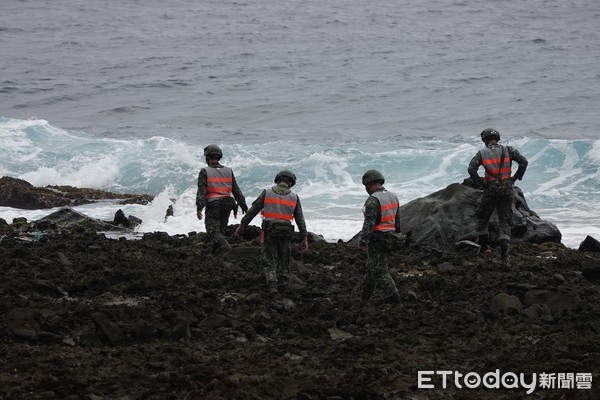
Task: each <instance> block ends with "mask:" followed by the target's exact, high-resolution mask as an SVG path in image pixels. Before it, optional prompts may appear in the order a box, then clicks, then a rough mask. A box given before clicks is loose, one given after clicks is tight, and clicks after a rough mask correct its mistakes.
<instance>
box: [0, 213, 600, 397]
mask: <svg viewBox="0 0 600 400" xmlns="http://www.w3.org/2000/svg"><path fill="white" fill-rule="evenodd" d="M88 222H89V221H88ZM113 222H114V221H113ZM104 223H109V224H110V223H111V222H110V221H109V222H104ZM96 228H97V227H96V226H94V225H93V224H89V223H83V224H73V225H70V226H67V225H62V226H61V227H60V229H58V228H57V225H56V223H55V222H53V221H48V220H46V221H37V222H32V221H16V222H14V223H13V222H11V221H5V223H2V221H0V237H1V238H2V239H0V299H1V300H0V361H1V363H0V365H1V366H2V367H1V369H0V399H70V400H76V399H81V400H83V399H85V400H88V399H90V400H98V399H132V400H133V399H136V400H137V399H298V400H316V399H329V400H333V399H405V398H406V399H438V398H439V399H442V398H464V399H472V398H477V399H521V398H524V397H527V396H528V395H527V390H528V389H527V388H525V387H523V386H519V385H517V386H518V387H516V386H515V387H513V388H500V389H494V388H486V387H484V386H481V385H480V386H479V387H478V388H473V389H470V388H468V387H466V386H465V382H464V381H461V382H462V388H458V387H457V386H456V385H455V381H454V379H453V378H452V377H449V378H448V382H447V388H446V389H443V388H442V380H441V376H440V375H428V376H429V378H430V379H431V381H421V382H419V379H418V378H419V371H455V372H458V373H462V374H467V373H469V372H475V373H478V374H479V375H480V376H483V375H484V374H486V373H489V372H495V371H498V373H499V374H505V373H515V374H521V373H522V374H525V376H526V379H527V382H530V381H531V379H532V374H537V375H536V377H537V378H536V379H537V380H538V381H539V382H541V380H540V379H541V378H540V376H541V374H543V373H547V374H552V373H553V374H555V378H556V379H558V378H557V377H558V374H573V376H572V377H573V379H572V381H573V386H574V387H573V388H559V386H558V381H557V380H555V382H554V383H553V384H554V388H553V389H546V388H541V387H540V383H539V382H538V384H537V387H536V388H535V389H534V391H533V393H532V394H531V395H530V396H531V397H532V398H553V399H554V398H556V399H596V398H598V397H599V395H600V381H598V379H600V378H599V377H600V340H599V334H600V253H599V252H598V249H597V248H596V247H595V243H597V242H595V241H594V240H593V239H592V238H589V239H588V240H587V245H586V246H583V247H582V249H581V250H574V249H568V248H565V247H564V246H562V245H561V244H560V243H556V242H553V241H548V242H543V243H530V242H522V243H516V244H514V246H513V251H512V254H513V256H512V263H511V265H510V266H505V265H502V264H501V263H500V258H499V256H498V254H496V253H494V254H492V255H490V256H480V255H478V254H477V253H476V252H473V250H472V249H470V248H468V247H467V248H465V249H464V250H462V251H458V250H453V249H441V250H440V249H438V250H436V251H429V250H426V249H424V248H423V246H419V245H416V244H415V243H414V242H413V245H406V246H404V247H403V248H402V249H399V250H397V251H396V252H395V253H394V254H393V256H392V258H391V271H392V274H393V276H394V279H395V280H396V281H397V283H398V286H399V287H400V288H401V290H402V295H403V298H404V302H403V304H401V305H399V306H398V305H390V304H385V303H381V302H380V301H379V300H380V298H376V299H375V301H374V303H373V305H372V306H371V307H370V308H369V309H368V310H367V312H366V313H363V314H362V315H360V316H359V317H358V318H357V315H356V312H355V308H356V306H357V305H358V299H359V296H360V295H359V293H360V291H359V284H360V281H361V279H362V277H361V271H362V268H363V266H364V263H365V259H364V255H361V254H359V253H358V252H357V250H356V248H355V247H354V246H352V245H351V244H350V243H344V242H341V241H340V242H338V243H327V242H325V241H323V240H319V237H318V235H315V234H312V235H311V248H310V250H309V251H308V252H306V253H301V252H300V251H299V250H298V244H297V243H294V244H293V245H292V247H293V249H292V250H293V251H292V257H293V261H292V268H293V271H294V279H292V283H291V284H290V285H289V287H288V288H287V289H286V290H285V291H284V292H283V293H282V294H280V295H277V296H273V295H270V294H268V292H267V291H266V288H265V286H264V283H263V275H262V270H261V267H260V243H259V237H258V236H259V232H258V229H256V228H254V229H248V230H247V231H246V232H245V236H244V238H243V239H232V240H231V243H232V246H233V250H232V251H231V252H230V253H228V254H227V255H225V256H224V257H223V258H220V257H215V256H212V255H211V254H210V248H211V246H210V243H209V242H208V241H207V238H206V235H205V234H204V233H197V234H196V233H193V232H192V233H190V234H188V235H178V236H169V235H167V234H164V233H152V234H145V235H144V236H143V237H142V238H141V239H139V240H126V239H124V238H121V239H109V238H107V237H106V236H105V235H104V234H98V233H97V229H96ZM234 228H235V227H234V226H230V227H229V233H230V234H231V233H232V232H233V229H234ZM565 376H566V377H567V378H568V376H569V375H565ZM575 376H577V379H579V378H582V379H583V380H585V379H586V377H589V376H591V377H592V382H591V384H590V389H585V388H584V387H585V384H584V383H582V382H577V385H575ZM564 381H565V380H564V379H563V382H564ZM426 384H431V385H433V386H434V388H425V387H423V385H426ZM580 385H581V386H580ZM509 386H510V385H509Z"/></svg>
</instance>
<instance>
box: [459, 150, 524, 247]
mask: <svg viewBox="0 0 600 400" xmlns="http://www.w3.org/2000/svg"><path fill="white" fill-rule="evenodd" d="M487 148H488V149H493V150H494V152H496V153H497V155H498V158H500V157H501V154H502V151H503V149H504V151H505V152H507V153H508V157H509V158H510V160H511V162H512V161H516V162H517V163H518V164H519V168H518V169H517V172H516V173H515V175H514V176H513V177H512V178H511V179H508V180H507V181H505V183H502V185H503V187H502V188H498V187H497V186H494V185H495V182H489V183H486V182H485V181H484V180H483V179H482V178H481V177H480V176H479V174H478V173H477V171H478V169H479V167H480V166H481V165H483V158H482V154H481V151H478V152H477V154H476V155H475V157H473V159H472V160H471V162H470V163H469V168H468V172H469V175H470V176H471V178H472V179H473V182H474V183H475V185H476V186H477V187H483V195H482V196H481V201H480V203H479V206H478V207H477V210H476V211H475V217H476V218H477V223H476V230H477V235H479V236H480V237H482V236H484V235H485V236H487V235H488V223H489V220H490V217H491V215H492V213H493V212H494V210H497V211H498V221H499V224H500V237H499V240H508V241H510V236H511V232H510V223H511V219H512V201H513V188H512V186H513V182H514V180H516V179H519V180H521V179H523V175H524V174H525V170H526V169H527V160H526V159H525V157H523V156H522V155H521V153H519V151H518V150H516V149H514V148H512V147H510V146H502V145H499V144H493V145H490V146H487Z"/></svg>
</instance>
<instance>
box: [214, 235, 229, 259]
mask: <svg viewBox="0 0 600 400" xmlns="http://www.w3.org/2000/svg"><path fill="white" fill-rule="evenodd" d="M229 250H231V246H230V245H229V242H227V240H226V239H219V240H217V243H216V248H215V250H214V254H215V255H216V256H220V255H223V254H225V253H227V252H228V251H229Z"/></svg>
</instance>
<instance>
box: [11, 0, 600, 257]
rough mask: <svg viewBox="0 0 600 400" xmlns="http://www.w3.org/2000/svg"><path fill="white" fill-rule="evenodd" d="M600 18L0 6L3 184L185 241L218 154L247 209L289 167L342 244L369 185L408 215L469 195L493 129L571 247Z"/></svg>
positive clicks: (599, 184)
mask: <svg viewBox="0 0 600 400" xmlns="http://www.w3.org/2000/svg"><path fill="white" fill-rule="evenodd" d="M598 21H600V2H598V1H597V0H574V1H568V2H565V1H559V0H529V1H516V0H482V1H466V0H465V1H452V0H432V1H427V2H415V1H406V0H395V1H392V0H379V1H359V0H321V1H316V0H304V1H299V0H289V1H273V0H256V1H251V2H250V1H227V0H220V1H193V0H173V1H158V0H143V1H142V0H121V1H116V0H115V1H110V0H105V1H95V0H86V1H83V0H53V1H47V0H43V1H42V0H2V2H0V53H1V54H2V60H1V61H0V174H1V175H8V176H14V177H19V178H23V179H27V180H28V181H30V182H31V183H33V184H36V185H46V184H71V185H74V186H88V187H98V188H103V189H107V190H122V191H129V192H150V193H153V194H155V195H157V196H158V197H157V201H156V202H155V204H154V205H152V206H150V207H147V208H144V209H141V210H140V209H135V210H132V212H136V213H138V214H139V213H142V214H144V217H145V226H144V227H143V229H146V230H164V231H167V232H170V233H177V232H188V231H189V230H201V229H202V227H201V226H200V223H198V221H193V218H189V216H190V215H193V197H194V195H195V179H196V176H197V171H198V169H199V168H200V167H201V166H202V162H203V159H202V147H204V146H205V145H206V144H208V143H217V144H219V145H221V146H223V148H224V151H225V153H226V154H225V158H224V160H223V161H224V163H225V164H228V165H231V166H233V167H234V169H235V171H236V176H237V177H238V181H239V182H240V185H241V186H242V189H243V190H244V191H245V194H246V196H247V197H248V198H249V199H250V200H252V199H253V198H254V197H256V196H257V195H258V194H259V192H260V189H261V188H263V187H265V186H268V185H269V184H271V179H272V176H274V174H275V173H276V172H277V171H278V170H279V169H281V168H290V169H292V170H294V172H296V174H297V175H298V178H299V179H298V185H297V187H296V189H297V191H298V193H299V194H300V196H301V198H302V199H303V204H304V207H305V212H306V214H307V217H308V221H307V223H308V227H309V230H312V231H315V232H319V233H322V234H324V235H325V236H326V237H327V238H329V239H331V240H334V239H335V238H348V237H350V236H352V235H353V234H354V233H355V232H356V231H357V229H358V228H359V227H360V220H361V213H360V208H361V206H362V203H363V202H364V199H365V196H366V194H365V192H364V190H363V189H362V187H361V185H360V176H361V175H362V173H363V172H364V171H365V170H366V169H370V168H378V169H380V170H382V172H384V174H385V175H386V179H387V182H386V186H388V188H389V189H392V190H394V191H396V192H398V194H399V197H400V198H401V200H402V201H403V202H408V201H410V200H412V199H414V198H417V197H421V196H424V195H427V194H429V193H431V192H433V191H436V190H439V189H441V188H443V187H445V186H446V185H448V184H450V183H453V182H457V181H462V179H464V178H465V177H466V164H467V163H468V161H469V160H470V158H471V157H472V156H473V155H474V153H475V152H476V151H477V149H478V148H479V147H480V146H481V142H480V141H479V137H478V135H479V133H480V132H481V131H482V130H483V129H484V128H487V127H494V128H496V129H497V130H499V131H500V132H501V134H502V139H503V142H504V143H508V144H509V145H512V146H515V147H517V148H519V150H520V151H521V153H523V154H524V155H525V156H526V157H527V158H528V159H529V161H530V168H529V170H528V172H527V174H526V176H525V179H524V180H523V182H522V183H521V187H522V189H523V190H524V191H525V195H526V197H527V200H528V202H529V203H530V206H531V207H532V208H533V209H534V210H536V211H537V212H538V213H539V214H540V216H541V217H542V218H545V219H550V220H552V221H553V222H555V223H556V224H557V225H558V226H559V228H560V229H561V231H562V232H563V235H564V242H565V244H567V245H570V246H573V247H576V246H577V245H578V243H579V242H580V241H581V240H582V239H583V238H584V237H585V235H586V234H595V235H596V236H597V237H598V236H600V211H596V210H600V196H598V195H599V193H600V172H599V165H600V142H599V140H598V133H597V125H598V122H599V115H600V37H599V33H600V28H598V27H599V26H600V24H599V23H598ZM173 199H176V202H175V204H176V210H179V215H180V218H181V220H178V219H177V218H173V219H172V220H170V222H167V223H165V222H164V221H163V219H162V217H163V216H164V212H163V211H162V210H164V208H163V207H165V206H167V205H168V204H169V203H171V202H173ZM153 207H154V208H153ZM159 210H160V212H159ZM85 211H86V212H88V213H91V214H94V215H96V216H104V214H107V215H108V214H109V213H110V212H114V210H110V209H109V208H108V207H104V206H102V207H100V206H98V207H96V208H95V209H89V210H85ZM21 214H23V212H22V211H20V210H13V209H8V208H0V217H2V218H5V219H9V218H10V217H12V216H13V215H21ZM158 214H160V215H158ZM30 217H32V218H34V217H36V215H33V214H32V215H30ZM154 217H156V218H154ZM176 217H177V215H176ZM255 222H256V223H258V221H255Z"/></svg>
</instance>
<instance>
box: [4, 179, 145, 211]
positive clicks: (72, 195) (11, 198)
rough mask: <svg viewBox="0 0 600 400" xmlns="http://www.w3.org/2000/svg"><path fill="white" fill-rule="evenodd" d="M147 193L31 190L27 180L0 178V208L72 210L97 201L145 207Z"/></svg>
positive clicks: (54, 188) (56, 188)
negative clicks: (115, 201)
mask: <svg viewBox="0 0 600 400" xmlns="http://www.w3.org/2000/svg"><path fill="white" fill-rule="evenodd" d="M152 199H153V196H151V195H147V194H139V195H138V194H117V193H112V192H107V191H104V190H98V189H88V188H76V187H73V186H46V187H43V188H42V187H35V186H33V185H32V184H30V183H29V182H27V181H24V180H22V179H17V178H11V177H8V176H3V177H1V178H0V206H6V207H14V208H21V209H25V210H36V209H44V208H54V207H67V206H69V207H74V206H79V205H83V204H90V203H94V202H96V201H99V200H117V201H119V204H148V203H149V202H151V201H152Z"/></svg>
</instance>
